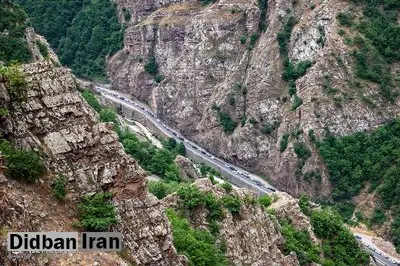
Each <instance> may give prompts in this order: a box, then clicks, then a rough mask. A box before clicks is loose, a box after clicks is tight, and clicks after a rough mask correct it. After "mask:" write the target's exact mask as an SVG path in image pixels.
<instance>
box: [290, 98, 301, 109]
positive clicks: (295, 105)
mask: <svg viewBox="0 0 400 266" xmlns="http://www.w3.org/2000/svg"><path fill="white" fill-rule="evenodd" d="M302 104H303V100H302V99H301V98H300V97H299V96H297V95H294V98H293V102H292V106H291V107H290V110H291V111H295V110H296V109H297V108H299V106H300V105H302Z"/></svg>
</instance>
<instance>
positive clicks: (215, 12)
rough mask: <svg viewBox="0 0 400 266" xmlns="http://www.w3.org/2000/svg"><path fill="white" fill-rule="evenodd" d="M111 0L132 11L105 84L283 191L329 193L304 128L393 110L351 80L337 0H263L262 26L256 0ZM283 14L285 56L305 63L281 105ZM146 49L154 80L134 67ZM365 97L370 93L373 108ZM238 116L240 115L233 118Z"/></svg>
mask: <svg viewBox="0 0 400 266" xmlns="http://www.w3.org/2000/svg"><path fill="white" fill-rule="evenodd" d="M115 2H116V3H117V4H118V6H119V8H120V10H122V9H123V8H125V9H128V10H130V12H131V14H133V16H132V17H133V18H132V21H131V22H130V24H129V27H128V29H127V30H126V33H125V39H124V49H123V50H121V51H120V52H119V53H117V54H116V55H115V56H114V57H112V58H110V59H109V63H108V72H109V75H110V77H111V80H112V82H113V87H114V88H116V89H119V90H121V91H124V92H128V93H130V94H132V95H133V96H135V97H137V98H138V99H140V100H142V101H145V102H149V103H150V105H151V106H152V107H153V109H154V110H155V111H157V113H158V115H159V116H160V117H162V118H163V119H165V120H166V121H169V123H171V124H173V125H175V126H176V127H177V128H179V129H180V130H181V132H182V133H183V134H185V135H186V136H187V137H189V138H191V139H192V140H194V141H196V142H198V143H199V144H201V145H202V146H203V147H205V148H207V149H208V150H209V151H211V152H213V153H214V154H216V155H218V156H220V157H223V158H226V159H228V160H230V161H232V162H233V163H235V164H238V165H241V166H243V167H245V168H248V169H249V170H252V171H253V172H258V173H263V174H265V175H267V176H268V177H269V179H270V180H271V181H272V183H273V184H274V185H276V186H277V187H278V188H279V189H281V190H284V191H287V192H289V193H291V194H292V195H300V194H301V193H302V192H306V193H308V194H310V195H313V196H316V197H317V196H327V195H329V193H330V184H329V181H328V179H327V176H326V170H325V168H324V167H321V165H323V164H322V162H321V159H320V157H319V156H318V155H317V152H316V151H315V148H314V147H313V145H312V144H311V143H310V141H309V139H308V137H307V134H308V132H309V130H310V129H313V130H314V132H315V134H316V136H317V137H322V136H323V133H324V131H325V130H326V129H327V128H328V129H329V131H330V132H332V133H333V134H337V135H345V134H349V133H352V132H355V131H360V130H364V129H371V128H374V127H376V126H377V125H379V124H381V123H383V122H384V121H387V120H388V119H391V118H393V117H395V116H396V114H397V113H398V111H399V101H398V100H397V101H396V102H395V103H394V104H388V103H386V102H384V101H383V100H382V99H381V97H379V89H378V87H377V85H376V84H375V85H374V84H369V83H365V84H363V85H364V92H360V91H359V90H358V89H357V86H354V84H353V80H354V76H353V71H352V67H353V62H352V60H353V59H352V57H351V55H350V51H349V47H348V46H346V45H345V44H344V42H343V39H342V37H341V36H339V35H338V33H337V32H338V21H337V19H336V15H337V13H338V12H339V11H343V10H348V9H349V3H348V2H346V1H341V0H337V1H329V0H325V1H311V2H310V1H304V0H300V1H288V0H270V1H268V10H267V14H266V23H265V24H266V25H267V28H266V30H265V31H260V30H259V28H258V25H259V23H262V20H263V19H262V18H261V17H260V16H261V15H262V13H263V12H261V10H260V9H259V7H258V6H257V4H256V1H250V0H245V1H242V0H219V1H216V2H215V3H214V4H211V5H207V6H203V5H202V4H201V3H199V2H196V1H152V0H149V1H144V2H141V1H124V0H115ZM311 5H312V6H314V7H313V8H311ZM121 12H122V11H121ZM354 12H358V11H357V10H355V11H354ZM290 16H294V18H295V20H297V21H298V23H297V24H296V25H295V26H294V28H293V31H292V33H291V37H290V40H289V42H288V57H289V59H290V60H291V61H292V62H293V63H297V62H299V61H301V60H309V61H311V62H313V64H312V66H311V68H309V69H308V70H307V73H306V74H305V75H304V76H303V77H301V78H299V79H298V80H297V81H296V82H295V83H296V87H297V95H298V97H299V98H301V99H302V105H301V106H300V107H299V108H297V109H296V110H295V111H291V105H292V103H293V101H294V98H293V97H292V98H291V97H289V95H288V89H287V88H288V84H287V82H285V81H283V80H282V77H281V75H282V71H283V70H282V68H283V67H282V65H283V58H282V55H281V54H280V52H279V45H278V42H277V34H278V32H279V31H281V30H282V28H283V26H284V24H285V23H286V21H287V20H288V18H289V17H290ZM152 56H154V57H155V59H156V62H157V63H158V65H159V75H162V76H164V80H162V81H161V82H160V83H157V82H156V81H154V76H152V75H150V74H148V73H146V72H145V71H144V65H145V64H146V63H148V62H149V58H151V57H152ZM393 71H395V69H394V70H393ZM397 71H398V70H397ZM324 82H325V83H326V82H329V86H331V87H333V88H335V89H336V90H337V93H336V94H335V96H334V97H333V96H332V95H329V94H326V93H324V89H323V86H324V85H323V84H324ZM244 88H246V89H244ZM365 97H369V98H370V99H373V101H375V105H376V107H375V108H374V109H373V110H372V109H371V108H370V107H369V106H368V104H366V103H365V101H363V99H365ZM232 99H233V100H232ZM215 104H216V105H217V106H218V107H219V108H220V110H221V111H222V112H224V113H226V114H228V115H229V116H230V117H231V118H232V119H233V121H235V122H236V123H237V124H238V126H237V127H236V129H235V130H234V132H233V133H232V134H226V133H224V132H223V130H222V127H221V126H220V122H219V118H218V112H217V111H215V108H212V107H213V106H215ZM250 118H253V119H254V120H253V122H254V121H257V123H251V122H249V121H250ZM243 119H244V120H246V119H247V122H246V123H245V124H244V125H243V126H241V125H240V122H241V121H243ZM270 125H276V126H275V127H274V128H273V129H272V130H270V131H269V133H267V134H263V133H262V129H263V127H265V126H266V127H268V126H270ZM299 129H301V130H299ZM294 131H297V132H300V133H299V134H298V135H297V136H295V137H290V138H289V145H288V147H287V149H286V150H285V151H284V152H280V151H279V146H280V142H281V140H282V139H283V137H284V136H285V135H291V133H292V132H294ZM296 141H300V142H304V143H306V144H307V145H308V146H309V147H310V148H311V149H312V156H311V158H309V159H308V160H307V161H306V163H305V165H304V167H303V168H302V171H301V173H300V174H299V173H298V171H297V168H298V166H297V157H296V155H295V153H294V149H293V143H294V142H296ZM317 168H318V169H322V172H321V175H322V180H321V181H318V180H312V181H306V180H304V179H303V177H302V175H303V174H305V173H307V172H311V171H313V170H315V169H317Z"/></svg>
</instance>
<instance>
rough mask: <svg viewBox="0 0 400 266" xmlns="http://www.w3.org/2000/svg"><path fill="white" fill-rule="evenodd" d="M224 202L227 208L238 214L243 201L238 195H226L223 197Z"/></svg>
mask: <svg viewBox="0 0 400 266" xmlns="http://www.w3.org/2000/svg"><path fill="white" fill-rule="evenodd" d="M221 200H222V204H223V205H224V207H225V208H227V209H228V210H229V211H230V212H231V213H232V214H238V213H239V211H240V206H241V202H240V199H239V197H238V196H236V195H231V194H229V195H226V196H223V197H222V198H221Z"/></svg>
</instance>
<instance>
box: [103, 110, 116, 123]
mask: <svg viewBox="0 0 400 266" xmlns="http://www.w3.org/2000/svg"><path fill="white" fill-rule="evenodd" d="M100 121H101V122H113V123H114V124H116V123H117V113H115V111H114V109H111V108H105V109H102V110H101V111H100Z"/></svg>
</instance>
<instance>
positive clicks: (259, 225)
mask: <svg viewBox="0 0 400 266" xmlns="http://www.w3.org/2000/svg"><path fill="white" fill-rule="evenodd" d="M194 185H195V186H197V187H199V189H200V190H201V191H203V192H211V193H212V194H213V195H215V196H216V197H217V198H221V197H223V196H224V195H226V192H225V190H224V189H223V188H221V187H220V186H219V185H213V184H212V183H211V181H210V180H209V179H198V180H196V181H195V183H194ZM230 193H232V194H233V195H237V196H238V197H239V198H240V201H241V207H240V211H239V213H238V214H235V215H232V214H231V213H230V212H229V211H228V210H227V209H225V210H224V218H223V219H222V220H221V221H219V222H218V224H219V236H220V237H221V238H222V239H223V240H224V241H225V242H226V247H227V251H226V257H227V258H228V260H229V263H230V264H232V265H260V266H261V265H298V261H297V258H296V255H295V254H290V255H287V256H285V255H283V254H282V252H281V251H280V249H279V248H280V247H281V245H282V244H283V243H284V238H283V237H282V235H281V233H280V231H279V224H275V222H276V221H275V222H274V221H273V220H272V219H271V218H270V217H269V216H268V214H267V213H266V211H265V209H264V208H263V207H261V206H260V205H258V204H254V203H251V202H249V201H248V199H254V197H255V195H254V194H253V193H251V192H250V191H248V190H246V189H234V190H233V191H232V192H230ZM289 197H290V196H289ZM163 202H164V205H165V206H166V207H172V208H176V207H177V206H178V205H179V204H178V196H177V195H176V194H172V195H170V196H168V197H166V198H165V199H164V200H163ZM297 208H298V206H297ZM207 214H208V210H207V209H206V208H203V209H196V211H195V212H194V214H193V215H191V217H189V219H190V222H191V223H192V225H193V226H194V227H197V228H201V229H204V228H207V226H208V225H209V223H208V221H207V220H206V217H207Z"/></svg>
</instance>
